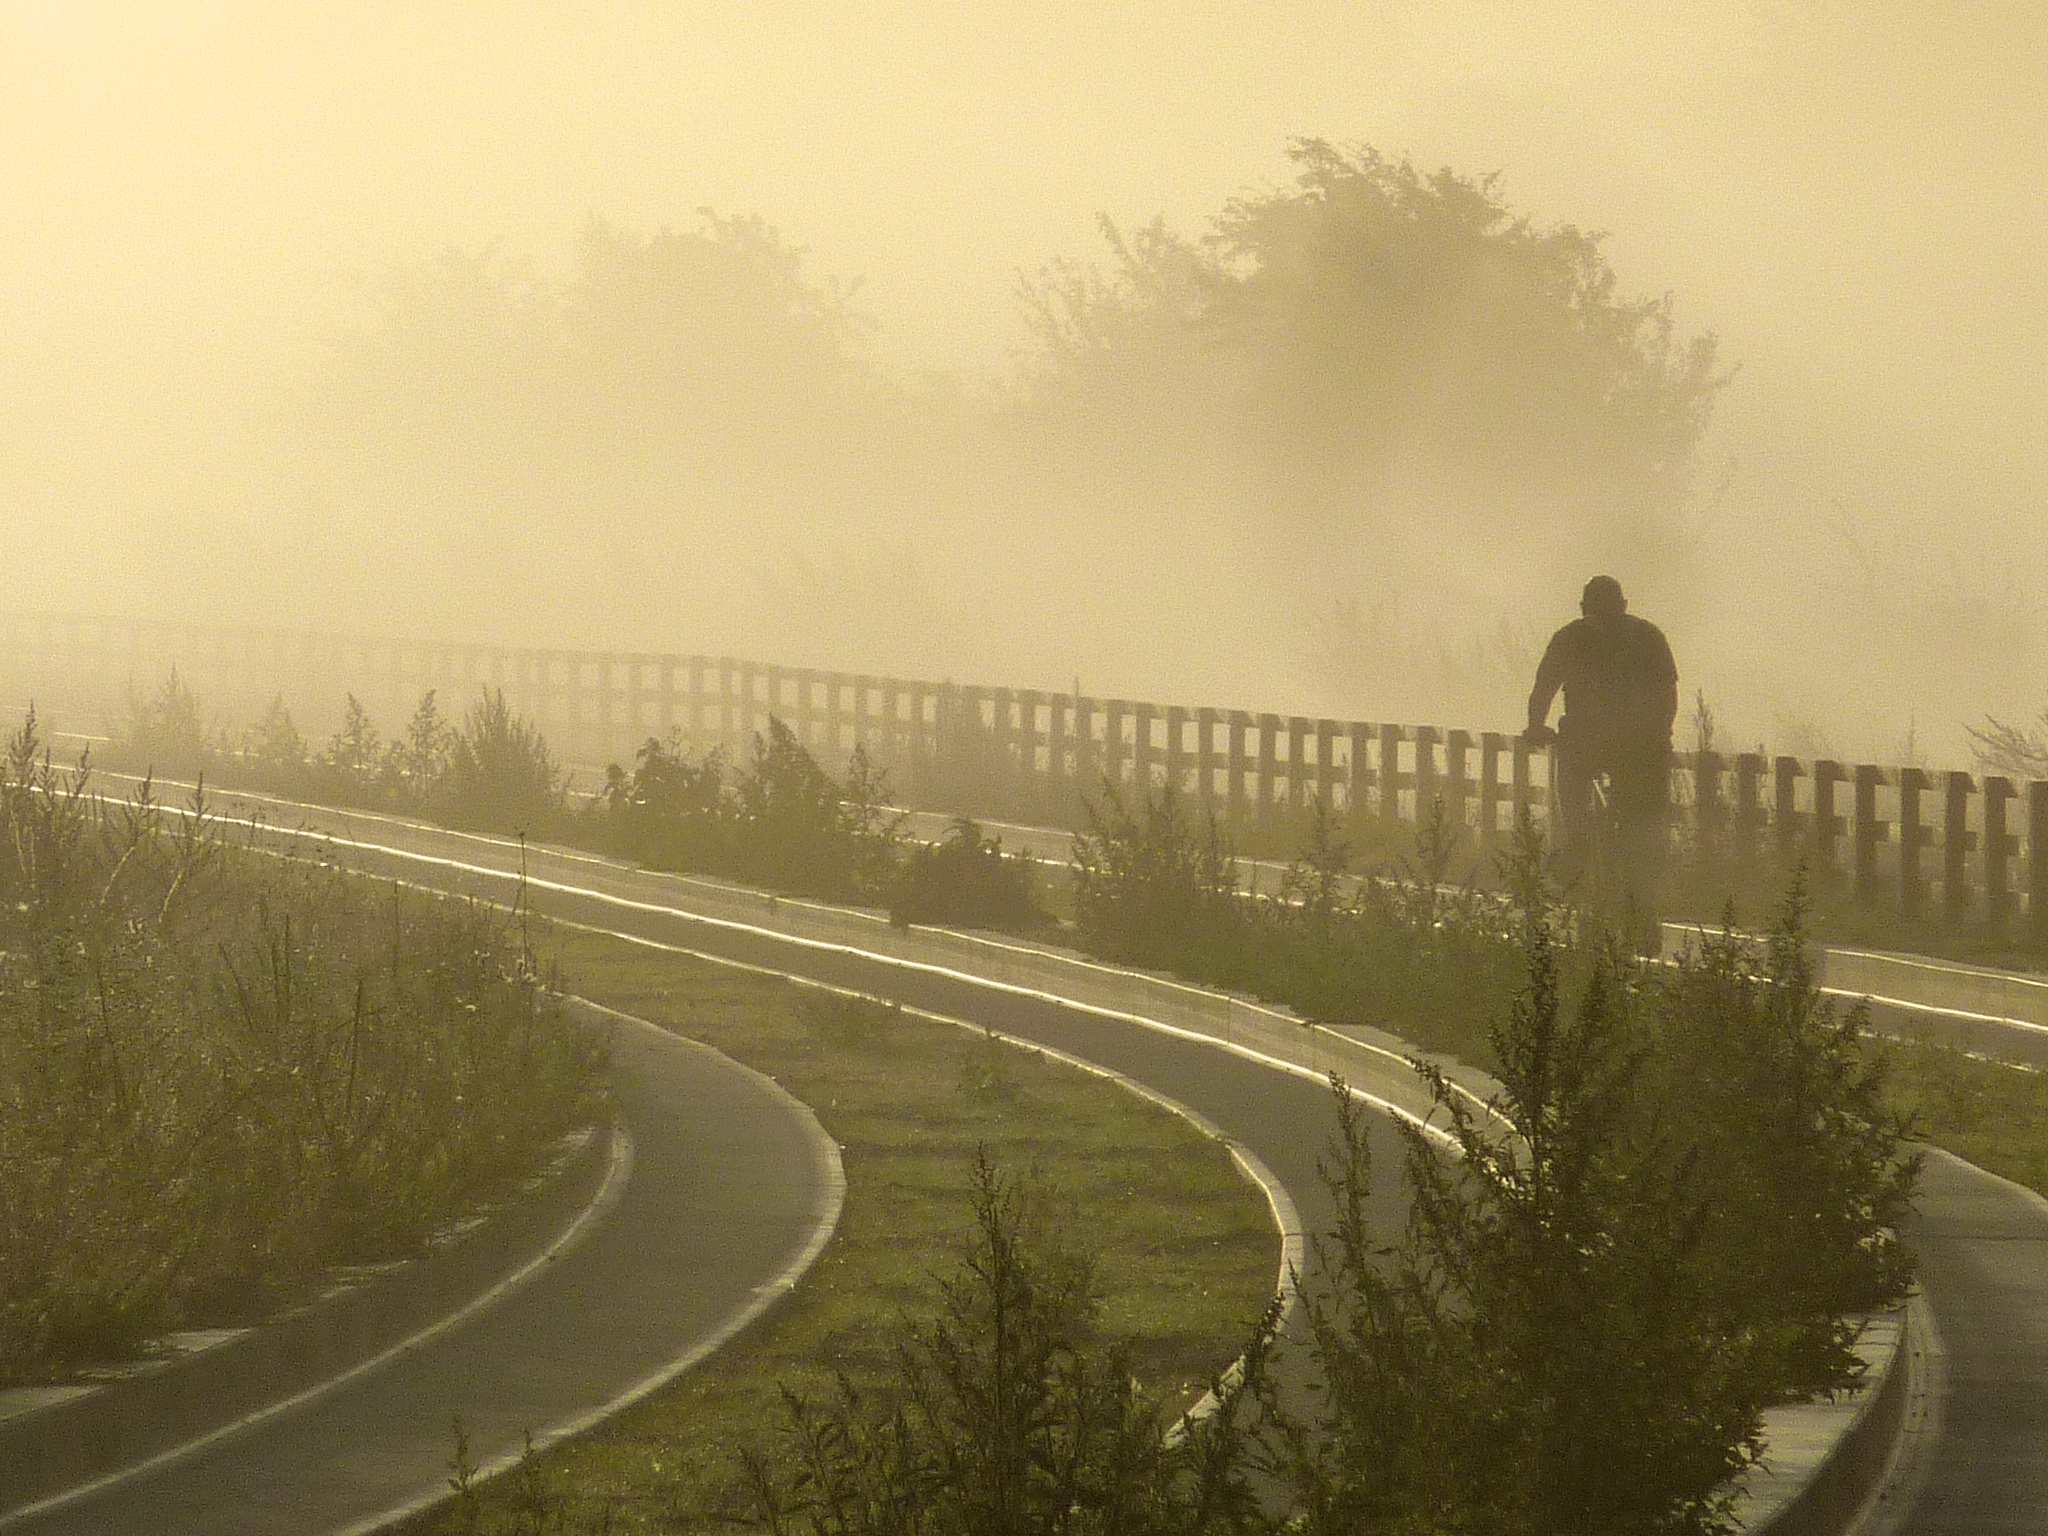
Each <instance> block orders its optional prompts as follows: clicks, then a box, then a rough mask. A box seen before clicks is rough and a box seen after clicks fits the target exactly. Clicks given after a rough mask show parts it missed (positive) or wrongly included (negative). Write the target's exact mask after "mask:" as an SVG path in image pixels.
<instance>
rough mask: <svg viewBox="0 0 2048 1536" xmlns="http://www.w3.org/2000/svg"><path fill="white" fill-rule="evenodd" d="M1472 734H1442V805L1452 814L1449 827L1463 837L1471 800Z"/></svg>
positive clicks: (1453, 732)
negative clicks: (1466, 814) (1467, 809)
mask: <svg viewBox="0 0 2048 1536" xmlns="http://www.w3.org/2000/svg"><path fill="white" fill-rule="evenodd" d="M1471 754H1472V733H1471V732H1470V731H1450V732H1447V733H1446V734H1445V736H1444V805H1445V807H1446V808H1447V809H1448V810H1449V811H1450V813H1451V830H1452V831H1453V832H1455V833H1457V834H1458V836H1460V837H1463V836H1464V835H1465V829H1466V826H1467V825H1468V823H1467V821H1466V819H1465V812H1466V807H1467V806H1468V805H1470V804H1471V801H1472V772H1471V769H1472V763H1471Z"/></svg>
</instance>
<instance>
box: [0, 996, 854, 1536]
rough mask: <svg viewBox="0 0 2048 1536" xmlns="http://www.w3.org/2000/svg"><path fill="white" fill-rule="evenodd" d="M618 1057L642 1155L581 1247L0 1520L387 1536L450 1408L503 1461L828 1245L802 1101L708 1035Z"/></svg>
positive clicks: (829, 1213) (418, 1491) (657, 1363)
mask: <svg viewBox="0 0 2048 1536" xmlns="http://www.w3.org/2000/svg"><path fill="white" fill-rule="evenodd" d="M613 1050H614V1056H613V1074H612V1082H613V1091H614V1095H615V1101H616V1103H617V1106H618V1112H619V1119H620V1123H621V1124H622V1125H623V1126H624V1127H625V1129H626V1131H627V1133H628V1135H629V1136H630V1138H631V1147H632V1153H631V1155H632V1160H633V1161H632V1168H631V1171H630V1174H629V1176H628V1177H627V1178H626V1180H625V1182H624V1187H623V1189H622V1190H621V1191H620V1193H619V1195H618V1198H617V1203H616V1204H615V1205H614V1207H613V1208H612V1209H611V1210H610V1211H609V1212H607V1213H606V1214H605V1216H604V1218H603V1219H602V1220H600V1221H598V1222H596V1223H595V1224H593V1226H592V1227H591V1228H590V1230H589V1232H588V1235H587V1236H585V1237H584V1239H583V1240H582V1241H581V1242H579V1243H577V1244H576V1245H574V1246H573V1247H570V1248H568V1249H567V1250H566V1251H564V1252H562V1253H561V1254H560V1255H559V1256H558V1257H556V1258H555V1259H554V1261H553V1262H551V1263H549V1264H547V1265H545V1266H544V1267H543V1268H542V1270H541V1272H540V1273H539V1274H538V1275H537V1276H535V1277H534V1278H533V1279H531V1280H530V1281H528V1282H527V1283H525V1284H523V1285H521V1286H520V1287H519V1288H517V1289H515V1290H514V1291H512V1292H511V1293H510V1294H509V1295H507V1296H505V1297H503V1298H502V1299H500V1300H499V1301H497V1302H496V1303H495V1304H494V1305H492V1306H490V1307H488V1308H486V1309H483V1310H482V1311H481V1312H480V1313H479V1314H478V1315H476V1316H475V1317H473V1318H471V1319H469V1320H467V1321H466V1322H464V1323H463V1324H462V1325H461V1326H459V1327H456V1328H454V1329H451V1330H450V1331H448V1332H447V1333H446V1334H443V1335H441V1336H439V1337H436V1338H433V1339H431V1340H429V1341H427V1342H426V1343H424V1344H423V1345H421V1346H420V1347H419V1348H416V1349H413V1350H411V1351H409V1352H407V1353H406V1354H405V1355H404V1356H402V1357H401V1358H400V1359H398V1360H396V1361H393V1362H391V1363H389V1364H387V1365H385V1366H384V1367H382V1368H380V1369H376V1370H372V1371H369V1372H366V1373H364V1374H363V1375H362V1376H361V1377H359V1378H357V1379H355V1380H349V1381H345V1382H344V1383H342V1384H341V1385H339V1386H337V1387H335V1388H334V1389H333V1390H330V1391H327V1392H325V1393H324V1394H322V1395H320V1396H318V1397H317V1398H315V1399H313V1400H312V1401H308V1402H305V1403H303V1404H300V1405H299V1406H297V1407H295V1408H292V1409H290V1410H288V1411H286V1412H283V1413H279V1414H275V1415H273V1416H271V1417H269V1418H266V1419H264V1420H262V1421H260V1422H257V1423H254V1424H252V1425H250V1426H249V1427H248V1428H246V1429H244V1430H243V1431H241V1432H240V1433H237V1434H234V1435H231V1436H228V1437H226V1438H225V1439H222V1440H220V1441H219V1442H217V1443H214V1444H211V1445H208V1446H205V1447H204V1448H203V1449H201V1450H199V1451H197V1452H196V1453H193V1454H189V1455H186V1456H183V1457H179V1458H177V1459H175V1460H173V1461H171V1462H170V1463H169V1464H168V1465H163V1466H159V1467H155V1468H152V1469H150V1470H147V1471H145V1472H142V1473H140V1474H138V1475H134V1476H130V1477H126V1478H123V1479H120V1480H118V1481H114V1482H112V1483H111V1484H110V1485H108V1486H105V1487H103V1488H100V1489H99V1490H98V1491H96V1492H93V1493H90V1494H87V1495H85V1496H82V1497H73V1498H70V1499H67V1500H65V1501H64V1502H61V1503H59V1504H57V1505H56V1506H55V1507H52V1508H46V1509H45V1510H43V1511H42V1512H41V1513H29V1514H26V1515H17V1516H14V1517H5V1518H0V1531H4V1532H6V1536H31V1533H33V1536H59V1533H63V1536H114V1533H120V1532H137V1533H143V1532H147V1533H151V1536H170V1533H179V1532H195V1533H196V1532H205V1533H210V1536H211V1533H218V1536H258V1533H263V1536H316V1533H320V1536H324V1533H329V1532H336V1531H344V1530H354V1529H372V1528H375V1527H376V1526H378V1525H380V1524H383V1523H386V1521H388V1520H389V1518H391V1517H392V1516H393V1515H395V1514H396V1513H399V1512H401V1511H403V1510H405V1509H407V1508H409V1507H416V1506H417V1505H418V1504H420V1503H422V1502H425V1501H427V1500H429V1499H432V1498H436V1497H439V1496H440V1495H441V1494H442V1493H443V1492H445V1490H446V1484H445V1481H444V1480H445V1478H446V1477H447V1475H448V1459H449V1455H450V1452H451V1450H452V1438H451V1430H452V1424H453V1419H454V1415H456V1414H457V1413H460V1414H461V1415H462V1419H463V1422H464V1425H465V1427H466V1429H467V1431H468V1433H469V1436H470V1441H471V1445H472V1447H473V1455H474V1456H475V1458H476V1460H477V1461H478V1462H479V1463H484V1464H489V1463H492V1462H497V1461H502V1460H504V1459H506V1458H509V1457H510V1456H512V1455H515V1454H516V1453H517V1451H518V1449H519V1446H520V1444H521V1442H522V1436H523V1433H524V1431H526V1430H527V1429H529V1428H532V1429H535V1430H536V1435H535V1439H536V1440H537V1441H543V1440H547V1439H552V1438H556V1437H559V1436H560V1435H561V1434H564V1433H571V1432H573V1431H574V1430H575V1429H576V1428H579V1427H581V1426H582V1425H583V1424H585V1423H587V1422H589V1421H590V1420H591V1419H593V1418H594V1417H596V1416H598V1415H601V1414H602V1413H604V1412H607V1411H610V1410H611V1409H613V1408H615V1407H617V1406H623V1403H624V1401H626V1400H629V1399H630V1398H631V1397H632V1396H634V1395H636V1394H637V1393H638V1392H640V1391H642V1390H646V1389H650V1388H651V1387H652V1386H654V1385H657V1384H658V1383H659V1381H660V1380H664V1379H666V1378H667V1376H669V1375H672V1374H673V1373H674V1372H675V1371H676V1370H679V1369H681V1368H683V1367H684V1366H685V1365H687V1364H688V1363H689V1362H690V1361H692V1360H694V1359H697V1358H700V1357H701V1356H702V1355H703V1354H705V1353H708V1352H709V1351H710V1350H711V1349H713V1348H715V1347H716V1346H717V1345H718V1344H719V1343H721V1342H722V1341H723V1340H724V1339H725V1338H727V1337H729V1336H730V1334H731V1333H732V1332H734V1331H735V1330H736V1329H737V1328H738V1327H740V1326H742V1325H743V1324H744V1323H745V1321H747V1320H748V1319H749V1318H751V1317H752V1316H753V1315H755V1314H756V1313H758V1311H760V1310H761V1309H762V1307H763V1306H765V1305H766V1304H767V1303H768V1302H769V1301H771V1300H772V1299H773V1298H774V1297H775V1296H776V1295H778V1294H780V1293H781V1292H782V1291H784V1290H786V1289H787V1287H788V1286H789V1285H790V1284H792V1283H793V1282H794V1279H795V1277H796V1275H797V1274H798V1273H800V1272H801V1270H802V1269H803V1268H807V1267H808V1264H809V1261H810V1259H811V1258H813V1257H815V1255H816V1253H817V1252H818V1250H819V1249H820V1248H821V1247H822V1245H823V1242H824V1239H825V1237H826V1236H827V1235H828V1233H829V1231H830V1228H831V1226H832V1225H833V1223H834V1222H835V1221H836V1219H837V1215H838V1208H839V1199H840V1193H841V1189H842V1185H841V1183H840V1178H839V1165H838V1158H837V1154H836V1150H835V1149H834V1148H833V1147H832V1146H831V1143H830V1142H829V1141H827V1140H825V1139H824V1137H823V1134H822V1132H820V1131H819V1129H818V1126H817V1122H816V1120H815V1119H813V1118H812V1116H811V1114H810V1112H809V1111H808V1110H807V1109H805V1108H804V1107H803V1106H802V1105H800V1104H798V1103H797V1102H796V1101H795V1100H794V1099H792V1098H790V1097H789V1096H788V1095H787V1094H785V1093H783V1092H782V1091H781V1090H780V1089H779V1088H777V1087H775V1085H774V1084H772V1083H770V1082H768V1081H767V1080H766V1079H765V1078H762V1077H761V1076H759V1075H758V1074H756V1073H754V1072H752V1071H749V1070H748V1069H746V1068H744V1067H741V1066H740V1065H739V1064H738V1063H736V1062H734V1061H732V1060H730V1059H729V1058H727V1057H724V1056H721V1055H720V1054H718V1053H717V1052H716V1051H713V1050H710V1049H709V1048H707V1047H705V1046H701V1045H698V1044H696V1043H694V1042H692V1041H688V1040H684V1039H681V1038H679V1037H678V1036H675V1035H672V1034H669V1033H667V1032H666V1031H664V1030H658V1029H655V1028H653V1027H651V1026H638V1027H635V1026H632V1025H621V1026H620V1027H619V1028H618V1029H617V1030H616V1032H615V1036H614V1047H613ZM714 1171H715V1172H714Z"/></svg>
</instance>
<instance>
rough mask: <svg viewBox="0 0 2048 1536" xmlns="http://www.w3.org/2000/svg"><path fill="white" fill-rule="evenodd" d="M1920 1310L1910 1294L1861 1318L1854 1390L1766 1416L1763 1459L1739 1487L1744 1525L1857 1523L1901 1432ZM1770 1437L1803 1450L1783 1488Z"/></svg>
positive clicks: (1819, 1528)
mask: <svg viewBox="0 0 2048 1536" xmlns="http://www.w3.org/2000/svg"><path fill="white" fill-rule="evenodd" d="M1926 1310H1927V1309H1926V1303H1925V1302H1924V1301H1922V1300H1920V1299H1919V1297H1918V1296H1917V1295H1916V1296H1915V1298H1914V1300H1913V1301H1912V1302H1910V1303H1908V1304H1907V1305H1905V1306H1903V1307H1899V1308H1897V1309H1895V1310H1893V1311H1890V1312H1886V1313H1882V1314H1880V1315H1878V1316H1876V1317H1873V1318H1870V1319H1869V1320H1868V1321H1867V1322H1866V1324H1865V1328H1866V1331H1865V1334H1864V1339H1863V1342H1862V1344H1861V1345H1860V1346H1859V1353H1861V1354H1862V1356H1863V1358H1864V1361H1865V1363H1866V1365H1867V1367H1868V1372H1867V1374H1866V1375H1865V1377H1864V1379H1863V1383H1862V1385H1861V1386H1859V1387H1858V1388H1857V1389H1856V1390H1855V1391H1853V1392H1851V1393H1848V1394H1845V1395H1844V1396H1843V1397H1841V1398H1839V1399H1837V1400H1836V1401H1834V1402H1831V1403H1796V1404H1792V1405H1790V1406H1788V1407H1785V1408H1780V1409H1775V1410H1773V1411H1772V1412H1771V1413H1768V1414H1766V1415H1765V1419H1764V1440H1765V1448H1766V1454H1765V1461H1764V1464H1763V1465H1762V1466H1761V1467H1759V1468H1757V1469H1756V1470H1754V1471H1752V1472H1751V1473H1750V1474H1749V1477H1748V1479H1747V1480H1746V1488H1745V1491H1746V1492H1747V1493H1748V1495H1749V1496H1750V1498H1751V1499H1752V1500H1753V1501H1754V1502H1755V1504H1756V1506H1757V1507H1756V1508H1754V1509H1753V1510H1752V1511H1750V1512H1749V1513H1748V1514H1746V1516H1745V1517H1744V1519H1743V1521H1742V1529H1743V1530H1745V1531H1751V1532H1756V1533H1759V1536H1762V1533H1768V1536H1848V1533H1850V1532H1852V1531H1856V1530H1858V1529H1860V1528H1861V1525H1862V1518H1863V1514H1864V1511H1865V1509H1866V1507H1867V1506H1868V1504H1869V1503H1870V1500H1871V1496H1872V1494H1873V1492H1874V1491H1875V1490H1876V1489H1877V1488H1878V1487H1879V1486H1880V1484H1881V1483H1882V1481H1883V1479H1884V1477H1885V1474H1886V1471H1887V1469H1888V1468H1890V1466H1891V1465H1892V1462H1893V1459H1894V1456H1895V1453H1896V1452H1897V1449H1898V1446H1899V1443H1900V1439H1901V1436H1902V1434H1903V1433H1904V1430H1905V1426H1906V1419H1907V1412H1906V1410H1907V1405H1908V1402H1909V1400H1910V1398H1911V1396H1912V1385H1913V1383H1912V1377H1913V1374H1914V1373H1913V1370H1912V1368H1911V1361H1912V1357H1913V1352H1914V1351H1915V1350H1916V1349H1919V1348H1921V1347H1922V1344H1923V1340H1924V1338H1925V1333H1926V1328H1927V1318H1926ZM1773 1421H1775V1423H1774V1422H1773ZM1774 1440H1775V1441H1777V1442H1778V1443H1779V1444H1780V1445H1784V1444H1785V1443H1787V1442H1790V1443H1791V1444H1793V1445H1794V1446H1797V1447H1799V1448H1800V1450H1802V1451H1804V1452H1805V1454H1799V1453H1798V1452H1797V1451H1795V1453H1794V1457H1793V1458H1791V1459H1792V1461H1793V1465H1791V1466H1789V1467H1787V1468H1786V1469H1785V1470H1786V1471H1788V1472H1789V1474H1790V1476H1791V1478H1792V1481H1791V1482H1790V1483H1789V1484H1788V1485H1787V1486H1786V1487H1784V1488H1782V1489H1779V1488H1774V1487H1773V1486H1772V1481H1771V1480H1772V1477H1773V1475H1774V1472H1775V1471H1776V1470H1777V1469H1776V1468H1774V1466H1773V1458H1772V1457H1771V1456H1770V1454H1769V1448H1770V1446H1771V1444H1772V1442H1773V1441H1774Z"/></svg>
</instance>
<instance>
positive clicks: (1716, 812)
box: [1679, 747, 1721, 866]
mask: <svg viewBox="0 0 2048 1536" xmlns="http://www.w3.org/2000/svg"><path fill="white" fill-rule="evenodd" d="M1684 760H1685V759H1684V757H1683V756H1682V755H1681V756H1680V757H1679V761H1680V762H1681V763H1682V762H1684ZM1691 766H1692V835H1693V857H1694V858H1696V859H1698V860H1699V862H1700V863H1701V865H1703V866H1705V865H1711V864H1712V863H1713V862H1714V861H1715V860H1716V859H1717V858H1718V857H1719V856H1720V852H1721V754H1720V753H1718V752H1716V751H1714V750H1712V749H1711V748H1705V747H1703V748H1701V749H1700V750H1699V751H1697V752H1695V753H1693V754H1692V765H1691Z"/></svg>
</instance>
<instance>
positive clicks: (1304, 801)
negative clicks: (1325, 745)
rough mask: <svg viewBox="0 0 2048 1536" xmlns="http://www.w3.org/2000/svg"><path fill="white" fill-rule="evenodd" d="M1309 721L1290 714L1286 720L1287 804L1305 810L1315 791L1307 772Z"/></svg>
mask: <svg viewBox="0 0 2048 1536" xmlns="http://www.w3.org/2000/svg"><path fill="white" fill-rule="evenodd" d="M1308 733H1309V723H1308V721H1307V720H1305V719H1304V718H1302V717H1301V716H1300V715H1290V716H1289V717H1288V720H1287V804H1288V805H1289V807H1291V808H1293V809H1297V810H1305V809H1306V808H1307V806H1308V803H1309V801H1310V800H1311V799H1313V798H1314V797H1315V791H1314V790H1313V789H1312V788H1311V787H1310V784H1311V782H1312V781H1311V779H1310V777H1309V772H1308Z"/></svg>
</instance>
